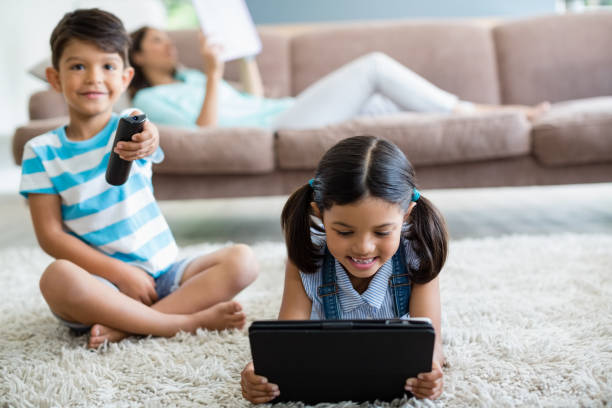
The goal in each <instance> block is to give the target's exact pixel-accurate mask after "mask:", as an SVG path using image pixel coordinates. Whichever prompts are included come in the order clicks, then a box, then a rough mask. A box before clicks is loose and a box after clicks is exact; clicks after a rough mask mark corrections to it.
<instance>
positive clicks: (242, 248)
mask: <svg viewBox="0 0 612 408" xmlns="http://www.w3.org/2000/svg"><path fill="white" fill-rule="evenodd" d="M229 262H231V267H232V269H233V271H234V272H235V273H236V276H237V278H238V282H239V284H241V286H246V285H248V284H250V283H251V282H253V281H254V280H255V279H256V278H257V275H258V274H259V265H258V263H257V258H256V257H255V253H254V252H253V250H252V249H251V247H249V246H248V245H245V244H236V245H234V246H232V247H231V248H230V255H229Z"/></svg>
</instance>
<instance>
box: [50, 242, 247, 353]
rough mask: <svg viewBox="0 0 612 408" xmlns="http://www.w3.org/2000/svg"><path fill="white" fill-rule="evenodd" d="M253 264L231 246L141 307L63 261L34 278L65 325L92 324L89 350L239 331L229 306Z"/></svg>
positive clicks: (234, 307) (239, 319)
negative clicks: (147, 338)
mask: <svg viewBox="0 0 612 408" xmlns="http://www.w3.org/2000/svg"><path fill="white" fill-rule="evenodd" d="M258 272H259V270H258V267H257V262H256V260H255V257H254V255H253V253H252V251H251V249H250V248H249V247H248V246H246V245H234V246H232V247H227V248H222V249H220V250H218V251H215V252H213V253H210V254H207V255H203V256H200V257H198V258H196V259H195V260H193V261H192V262H191V263H190V264H189V265H188V266H187V268H186V269H185V273H184V274H183V277H182V279H181V282H180V286H179V288H178V289H177V290H176V291H175V292H173V293H171V294H170V295H168V296H166V297H165V298H163V299H162V300H160V301H158V302H157V303H155V304H153V305H152V306H150V307H149V306H146V305H145V304H143V303H141V302H139V301H137V300H135V299H132V298H130V297H128V296H126V295H124V294H123V293H121V292H119V291H117V290H115V289H114V288H112V287H110V286H109V285H106V284H105V283H103V282H101V281H99V280H98V279H96V278H94V277H93V275H91V274H90V273H88V272H87V271H85V270H84V269H82V268H80V267H79V266H77V265H75V264H74V263H72V262H69V261H65V260H57V261H54V262H53V263H51V265H49V267H47V269H46V270H45V272H44V273H43V275H42V277H41V279H40V289H41V292H42V294H43V296H44V298H45V300H46V301H47V303H48V304H49V307H50V308H51V310H53V312H54V313H56V314H57V315H58V316H60V317H62V318H63V319H65V320H68V321H75V322H80V323H83V324H86V325H92V328H91V330H90V334H91V335H90V339H89V344H88V346H89V347H93V348H95V347H98V346H99V345H100V344H102V343H103V342H104V341H105V340H108V341H119V340H121V339H122V338H124V337H125V336H128V335H129V334H143V335H148V334H151V335H154V336H164V337H170V336H173V335H175V334H176V333H178V332H179V331H181V330H183V331H187V332H195V331H196V329H198V328H205V329H212V330H221V329H225V328H241V327H243V326H244V323H245V314H244V312H243V311H242V307H241V306H240V304H239V303H238V302H235V301H231V300H230V299H232V298H233V297H234V296H235V295H236V294H237V293H238V292H240V291H241V290H242V289H243V288H245V287H246V286H248V285H249V284H250V283H251V282H253V281H254V280H255V278H256V277H257V274H258Z"/></svg>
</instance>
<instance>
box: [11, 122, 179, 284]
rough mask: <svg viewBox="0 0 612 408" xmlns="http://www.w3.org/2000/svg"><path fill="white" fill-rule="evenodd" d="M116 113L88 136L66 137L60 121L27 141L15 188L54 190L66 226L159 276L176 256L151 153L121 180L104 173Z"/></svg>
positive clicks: (157, 158)
mask: <svg viewBox="0 0 612 408" xmlns="http://www.w3.org/2000/svg"><path fill="white" fill-rule="evenodd" d="M118 123H119V116H117V115H115V114H113V116H112V117H111V119H110V120H109V122H108V123H107V124H106V126H105V127H104V129H102V131H100V133H98V134H97V135H95V136H94V137H92V138H91V139H87V140H84V141H78V142H76V141H71V140H69V139H68V138H67V137H66V131H65V128H64V127H60V128H58V129H55V130H52V131H50V132H48V133H45V134H43V135H40V136H37V137H35V138H34V139H32V140H30V141H28V142H27V143H26V145H25V148H24V152H23V164H22V171H21V185H20V187H19V192H20V193H21V194H22V195H23V196H25V197H26V198H27V197H28V195H29V194H31V193H37V194H57V195H59V196H60V199H61V211H62V221H63V225H64V228H65V230H66V231H67V232H68V233H70V234H72V235H74V236H76V237H78V238H79V239H81V240H82V241H84V242H85V243H86V244H88V245H90V246H92V247H93V248H96V249H98V250H99V251H101V252H103V253H105V254H107V255H109V256H111V257H113V258H116V259H119V260H121V261H124V262H127V263H129V264H131V265H134V266H137V267H140V268H142V269H144V270H145V271H147V272H148V273H149V274H151V275H152V276H153V277H158V276H159V275H161V274H162V273H164V272H166V270H167V268H168V267H169V266H170V265H171V264H172V263H173V262H174V261H175V260H176V256H177V253H178V248H177V246H176V242H175V241H174V237H173V236H172V233H171V232H170V228H169V227H168V224H167V223H166V220H165V219H164V217H163V215H162V213H161V211H160V209H159V207H158V206H157V203H156V201H155V198H154V197H153V185H152V183H151V175H152V170H151V166H152V162H154V163H159V162H161V161H162V160H163V157H164V155H163V152H162V150H161V149H160V148H158V149H157V150H156V151H155V153H154V154H153V155H152V156H151V157H146V158H144V159H140V160H136V161H134V162H133V163H132V169H131V173H130V176H129V178H128V180H127V182H125V183H124V184H123V185H121V186H112V185H110V184H108V183H107V182H106V178H105V173H106V167H107V165H108V160H109V157H110V151H111V148H112V145H113V139H114V136H115V130H116V129H117V125H118Z"/></svg>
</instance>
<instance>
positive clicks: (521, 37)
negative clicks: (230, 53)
mask: <svg viewBox="0 0 612 408" xmlns="http://www.w3.org/2000/svg"><path fill="white" fill-rule="evenodd" d="M258 30H259V34H260V37H261V40H262V43H263V51H262V52H261V54H260V55H258V56H257V63H258V65H259V67H260V71H261V75H262V80H263V83H264V87H265V92H266V95H267V96H269V97H281V96H289V95H297V94H298V93H299V92H300V91H301V90H303V89H305V88H306V87H307V86H308V85H309V84H311V83H312V82H314V81H316V80H317V79H318V78H320V77H322V76H323V75H325V74H327V73H329V72H331V71H333V70H334V69H336V68H338V67H340V66H342V65H343V64H345V63H347V62H349V61H351V60H353V59H354V58H356V57H358V56H360V55H363V54H367V53H370V52H383V53H386V54H388V55H390V56H391V57H393V58H395V59H396V60H398V61H399V62H401V63H402V64H404V65H406V66H408V67H410V68H411V69H412V70H414V71H415V72H417V73H418V74H420V75H422V76H423V77H425V78H427V79H428V80H429V81H431V82H433V83H434V84H436V85H437V86H439V87H441V88H442V89H445V90H447V91H449V92H452V93H454V94H456V95H458V96H459V97H460V98H462V99H464V100H469V101H473V102H477V103H486V104H535V103H538V102H540V101H550V102H551V104H552V106H551V109H550V111H548V112H547V113H546V114H544V115H542V116H541V117H540V118H538V119H537V120H536V121H534V122H533V123H532V122H529V121H528V120H527V119H526V118H525V116H524V115H523V114H522V113H520V112H516V111H503V112H488V113H466V114H417V113H410V112H402V113H397V114H392V115H386V116H363V117H356V118H353V119H351V120H349V121H346V122H343V123H339V124H333V125H329V126H325V127H322V128H316V129H305V130H290V129H280V130H278V131H277V132H275V133H274V132H271V131H269V130H266V129H260V128H202V129H198V130H188V129H185V128H178V127H169V126H161V125H160V126H159V129H160V143H161V146H162V148H163V149H164V151H165V153H166V159H165V161H164V162H163V163H161V164H159V165H156V166H155V167H154V176H153V182H154V186H155V191H156V196H157V197H158V198H159V199H186V198H216V197H245V196H265V195H284V194H289V193H291V192H292V191H293V190H294V189H295V188H296V187H298V186H300V185H302V184H303V183H305V182H306V181H307V180H308V179H310V178H311V177H312V175H313V171H314V169H315V167H316V164H317V162H318V160H319V159H320V157H321V156H322V154H323V153H324V152H325V150H326V149H328V148H329V147H330V146H332V145H333V144H334V143H336V142H337V141H339V140H340V139H342V138H346V137H349V136H353V135H359V134H371V135H377V136H381V137H384V138H387V139H389V140H391V141H393V142H394V143H396V144H397V145H398V146H399V147H400V148H401V149H402V150H403V151H404V152H405V154H406V155H407V157H408V158H409V159H410V161H411V162H412V163H413V165H414V166H415V168H416V171H417V176H418V181H419V184H420V186H421V188H424V189H430V188H454V187H487V186H519V185H543V184H570V183H591V182H609V181H612V48H611V47H610V39H611V38H612V13H609V12H598V13H592V14H578V15H553V16H541V17H535V18H529V19H519V20H511V21H478V20H474V21H472V20H470V21H457V20H455V21H439V20H438V21H421V20H401V21H386V22H367V23H333V24H315V25H306V26H295V27H293V28H292V27H287V26H284V27H283V26H279V27H275V26H267V27H258ZM170 35H171V36H172V38H173V39H174V41H175V42H176V44H177V47H178V50H179V56H180V59H181V63H182V64H184V65H185V66H188V67H193V68H201V65H200V64H201V59H200V56H199V54H198V52H196V51H195V50H197V41H198V39H197V35H196V32H195V31H194V30H181V31H171V32H170ZM225 76H226V78H227V79H228V80H236V79H237V77H238V67H237V65H236V64H235V63H228V64H227V66H226V72H225ZM29 111H30V118H31V120H30V122H28V123H26V124H25V125H24V126H21V127H19V128H18V129H16V131H15V134H14V137H13V154H14V158H15V161H16V162H17V163H20V162H21V155H22V151H23V145H24V144H25V142H26V141H27V140H29V139H30V138H32V137H34V136H36V135H38V134H41V133H43V132H45V131H47V130H49V129H52V128H55V127H57V126H60V125H62V124H64V123H66V122H67V117H66V114H67V110H66V107H65V104H64V102H63V99H62V97H61V95H59V94H57V93H55V92H54V91H52V90H45V91H41V92H37V93H36V94H34V95H32V96H31V98H30V105H29Z"/></svg>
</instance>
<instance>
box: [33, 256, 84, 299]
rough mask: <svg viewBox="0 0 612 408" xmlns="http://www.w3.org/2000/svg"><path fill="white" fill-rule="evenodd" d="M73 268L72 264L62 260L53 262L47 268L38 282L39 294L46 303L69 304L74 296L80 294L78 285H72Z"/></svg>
mask: <svg viewBox="0 0 612 408" xmlns="http://www.w3.org/2000/svg"><path fill="white" fill-rule="evenodd" d="M75 267H76V265H75V264H74V263H72V262H70V261H66V260H64V259H58V260H55V261H53V262H51V264H49V266H47V268H46V269H45V271H44V272H43V274H42V276H41V277H40V281H39V287H40V292H41V293H42V295H43V297H44V298H45V299H46V300H47V303H49V302H51V303H55V302H56V301H59V300H61V301H62V302H69V301H71V299H72V298H74V297H75V296H74V294H79V293H80V292H81V289H80V288H79V285H74V279H73V277H74V274H73V271H74V268H75ZM72 300H75V301H76V300H77V299H72Z"/></svg>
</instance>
